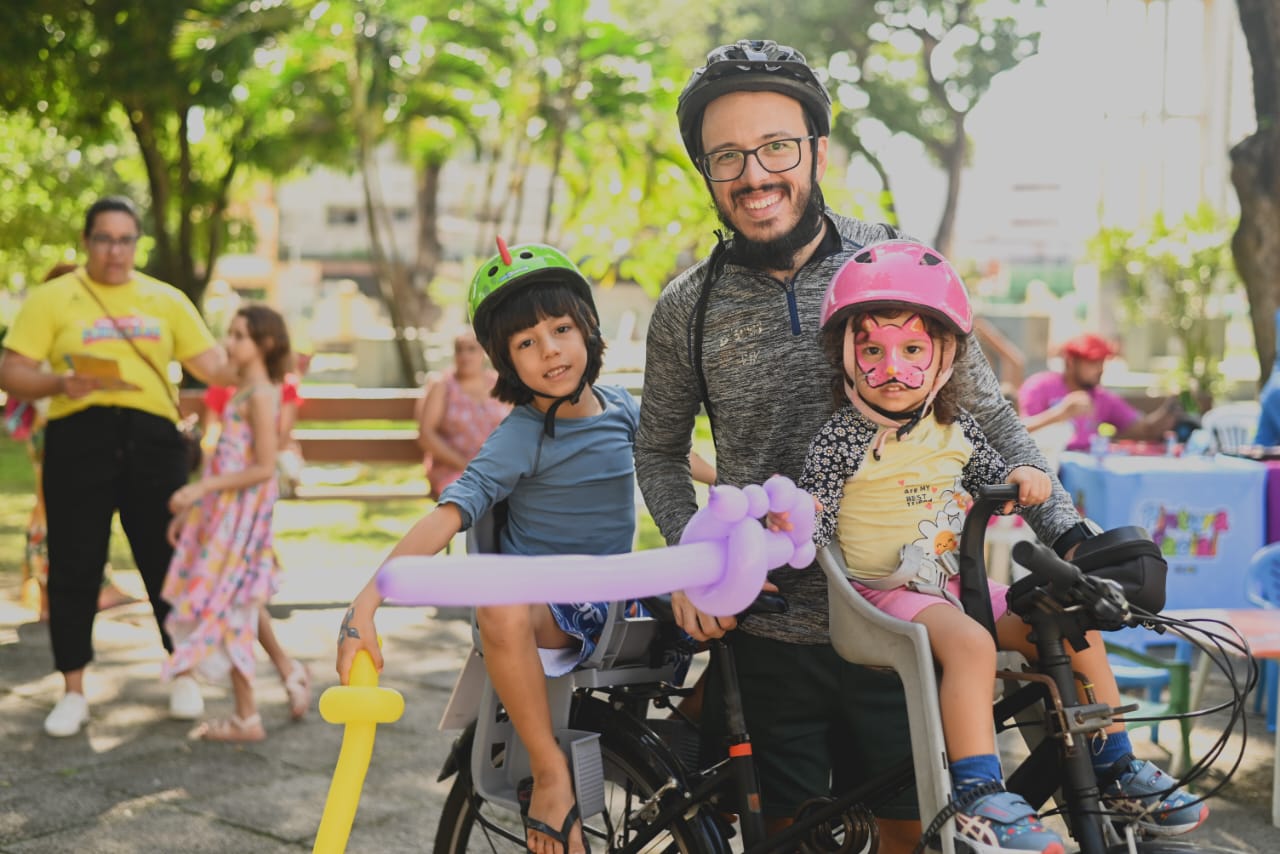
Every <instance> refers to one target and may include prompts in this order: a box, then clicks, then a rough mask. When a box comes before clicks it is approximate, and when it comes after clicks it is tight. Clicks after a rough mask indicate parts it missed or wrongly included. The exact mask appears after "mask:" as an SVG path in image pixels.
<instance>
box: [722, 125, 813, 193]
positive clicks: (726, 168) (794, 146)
mask: <svg viewBox="0 0 1280 854" xmlns="http://www.w3.org/2000/svg"><path fill="white" fill-rule="evenodd" d="M810 139H813V136H812V135H810V136H794V137H789V138H786V139H771V140H769V141H768V142H766V143H765V144H764V145H757V146H756V147H755V148H748V149H743V148H722V149H720V150H719V151H713V152H711V153H710V154H704V155H702V161H701V162H702V174H703V175H706V176H707V179H708V180H711V181H717V182H720V181H736V180H738V178H740V177H742V173H743V172H745V171H746V169H747V158H748V157H750V156H751V155H753V154H754V155H755V157H756V162H757V163H759V164H760V167H761V168H762V169H764V171H766V172H787V171H789V170H791V169H794V168H796V167H797V166H799V165H800V143H802V142H805V141H806V140H810Z"/></svg>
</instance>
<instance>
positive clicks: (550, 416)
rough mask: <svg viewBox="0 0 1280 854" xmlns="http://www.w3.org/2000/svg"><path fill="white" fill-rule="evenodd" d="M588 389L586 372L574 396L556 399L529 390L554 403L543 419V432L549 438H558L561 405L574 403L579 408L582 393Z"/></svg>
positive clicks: (552, 396)
mask: <svg viewBox="0 0 1280 854" xmlns="http://www.w3.org/2000/svg"><path fill="white" fill-rule="evenodd" d="M586 387H587V375H586V373H585V372H584V373H583V374H582V379H581V380H579V381H578V387H577V388H576V389H574V391H573V394H566V395H565V396H564V397H556V396H555V395H553V394H544V393H543V392H540V391H534V390H533V389H529V391H531V392H533V394H535V395H537V396H538V397H545V398H548V399H550V400H551V401H552V404H551V406H549V407H547V414H546V416H545V417H544V418H543V419H542V431H543V432H544V433H546V434H547V436H548V437H549V438H552V439H554V438H555V437H556V412H557V411H558V410H559V409H560V407H561V405H562V404H565V403H572V404H573V405H574V406H577V405H578V401H579V400H581V399H582V392H583V391H584V390H585V389H586Z"/></svg>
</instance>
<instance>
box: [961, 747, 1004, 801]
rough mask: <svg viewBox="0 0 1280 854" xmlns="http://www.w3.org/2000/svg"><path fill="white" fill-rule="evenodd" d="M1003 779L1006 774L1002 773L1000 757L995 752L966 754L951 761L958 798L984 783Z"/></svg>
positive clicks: (998, 781) (999, 781)
mask: <svg viewBox="0 0 1280 854" xmlns="http://www.w3.org/2000/svg"><path fill="white" fill-rule="evenodd" d="M1003 781H1004V776H1003V775H1002V774H1001V773H1000V759H999V758H998V757H997V756H996V755H995V754H994V753H979V754H978V755H977V756H966V757H965V758H964V759H956V760H954V761H953V762H952V763H951V785H952V786H953V787H954V788H955V790H956V799H957V800H959V799H960V798H963V797H964V796H965V795H966V794H968V793H969V792H970V791H972V790H973V789H976V788H977V787H978V786H981V785H982V784H983V783H1001V782H1003Z"/></svg>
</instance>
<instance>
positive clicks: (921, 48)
mask: <svg viewBox="0 0 1280 854" xmlns="http://www.w3.org/2000/svg"><path fill="white" fill-rule="evenodd" d="M743 5H744V7H745V8H746V9H748V10H750V12H751V13H752V14H754V15H755V16H757V17H758V18H759V19H760V20H761V21H762V22H763V24H764V25H765V26H764V27H763V31H764V32H766V33H769V34H770V35H771V37H773V38H775V39H776V40H777V41H780V42H786V43H789V44H791V45H793V46H795V47H797V48H799V49H800V50H801V51H802V52H803V53H804V54H805V55H806V56H807V57H808V58H809V60H810V61H811V62H812V63H813V64H815V65H818V66H824V67H825V69H826V72H827V74H828V76H829V78H830V79H829V86H830V88H831V94H832V97H833V98H834V100H835V101H836V103H837V108H836V115H835V118H834V121H833V127H832V138H833V139H834V140H835V141H836V142H838V143H840V144H841V145H842V146H844V147H845V148H847V149H848V150H850V151H851V152H853V153H854V154H855V155H859V156H861V157H863V158H865V160H866V161H867V162H868V163H869V164H870V165H871V167H872V168H873V169H874V170H875V171H876V173H877V174H878V175H879V176H880V179H881V182H882V185H883V193H882V201H881V206H882V207H883V208H884V209H885V211H886V212H887V216H888V217H889V218H890V219H891V220H893V221H895V222H896V221H897V219H898V214H897V211H896V209H895V206H894V202H893V191H892V184H891V178H892V176H891V175H890V173H889V170H888V168H887V167H886V166H885V164H884V160H883V155H884V147H885V145H889V144H894V143H893V137H894V136H896V135H899V134H901V135H906V136H910V137H913V138H914V139H916V140H918V141H919V142H920V144H921V145H922V146H923V147H924V149H925V151H926V152H928V154H929V156H930V157H931V158H932V159H933V160H934V162H936V163H937V164H938V166H939V167H940V168H941V169H942V170H943V172H944V174H945V176H946V182H947V192H946V198H945V200H944V203H943V209H942V215H941V217H940V219H939V221H938V225H937V229H936V231H935V233H934V237H933V245H934V246H935V247H937V249H938V250H939V251H940V252H942V253H944V254H949V253H950V251H951V241H952V235H953V233H954V231H955V217H956V211H957V209H958V206H959V201H960V178H961V174H962V173H963V170H964V167H965V164H966V162H967V161H968V158H969V153H970V141H969V137H968V134H967V132H966V130H965V123H966V121H967V120H968V118H969V114H970V113H971V112H972V111H973V108H974V107H975V106H977V104H978V103H979V101H981V99H982V97H983V96H984V95H985V94H986V93H987V91H988V90H989V89H990V88H991V82H992V81H993V80H994V79H995V77H996V75H998V74H1000V73H1002V72H1005V71H1008V70H1010V69H1012V68H1015V67H1016V66H1017V65H1018V64H1019V63H1020V62H1022V61H1023V60H1025V59H1027V58H1028V57H1030V56H1032V55H1034V54H1035V52H1036V50H1037V48H1038V46H1039V33H1037V32H1035V31H1034V30H1032V29H1030V28H1029V25H1028V24H1027V23H1026V21H1027V20H1028V17H1029V16H1027V15H1026V13H1027V12H1028V11H1029V10H1032V9H1035V8H1038V7H1040V6H1043V5H1044V4H1043V0H875V2H862V3H854V4H850V3H848V2H847V0H802V2H798V3H793V4H785V5H783V4H777V3H764V2H758V0H743ZM886 132H887V133H886ZM881 140H887V141H881Z"/></svg>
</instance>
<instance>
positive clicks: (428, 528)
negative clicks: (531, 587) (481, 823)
mask: <svg viewBox="0 0 1280 854" xmlns="http://www.w3.org/2000/svg"><path fill="white" fill-rule="evenodd" d="M498 246H499V249H500V252H499V254H498V255H496V256H494V257H493V258H491V259H490V260H489V261H488V262H486V263H485V264H484V265H483V266H482V267H481V268H480V269H479V270H478V271H477V273H476V275H475V277H474V278H473V280H472V283H471V292H470V307H471V313H472V325H473V326H474V328H475V331H476V336H477V337H478V338H479V339H480V343H481V345H482V346H483V347H484V349H485V352H486V353H488V355H489V358H490V360H491V361H492V362H493V364H494V367H495V368H496V369H497V371H498V382H497V385H496V386H495V388H494V396H495V397H497V398H498V399H499V400H503V401H506V402H509V403H511V404H514V407H515V408H514V409H513V410H512V411H511V414H510V415H508V416H507V417H506V419H504V420H503V421H502V423H501V424H499V425H498V427H497V429H496V430H494V432H493V433H492V434H490V436H489V438H488V439H487V440H486V441H485V444H484V447H483V448H481V450H480V452H479V454H477V455H476V457H475V458H474V459H472V461H471V462H470V463H469V464H468V465H467V468H466V470H465V471H464V472H463V473H462V476H461V477H459V478H458V480H456V481H454V482H453V483H452V484H450V485H449V486H448V487H446V488H445V490H444V492H442V493H441V495H440V499H439V503H438V504H437V505H436V507H435V509H433V510H432V511H431V512H430V513H428V514H427V515H426V516H425V517H423V518H422V519H421V520H420V521H418V523H417V524H416V525H414V527H413V528H412V529H411V530H410V531H409V533H407V534H406V535H405V536H404V538H403V539H402V540H401V541H400V543H399V544H398V545H397V546H396V547H395V548H394V549H393V550H392V552H391V554H390V556H389V557H398V556H402V555H434V554H437V553H438V552H440V551H441V550H442V549H443V548H444V547H445V545H446V544H447V543H448V542H449V541H450V540H451V539H452V538H453V536H454V535H455V534H457V533H458V532H459V531H461V530H465V529H466V528H468V527H470V526H471V525H472V524H474V523H475V522H476V520H477V519H479V518H480V517H481V516H483V515H484V514H485V513H487V512H489V511H490V510H491V509H492V508H493V507H494V506H495V505H496V504H497V503H498V502H500V501H503V500H506V502H507V505H508V515H507V522H506V526H505V529H504V530H503V531H502V533H501V535H500V540H499V546H500V548H499V550H500V551H501V552H503V553H505V554H522V555H548V554H596V555H610V554H620V553H622V552H627V551H630V550H631V543H632V539H633V536H634V532H635V467H634V463H633V461H632V448H633V445H634V441H635V430H636V424H637V421H638V418H639V407H638V406H637V404H636V401H635V399H634V398H632V397H631V395H630V394H629V393H628V392H627V391H626V390H625V389H622V388H617V387H613V386H597V385H595V380H596V378H597V377H598V376H599V373H600V367H601V364H602V362H603V353H604V342H603V340H602V339H601V337H600V328H599V320H598V315H597V313H596V308H595V303H594V301H593V299H592V296H591V288H590V286H589V285H588V283H587V281H586V279H585V278H583V276H582V274H581V273H579V272H578V270H577V268H576V267H575V266H574V265H573V263H572V262H571V261H570V260H569V259H568V258H566V257H565V256H564V255H563V254H562V253H560V252H559V251H558V250H556V249H553V248H551V247H549V246H540V245H536V244H528V245H524V246H515V247H511V248H510V249H508V248H507V246H506V244H505V243H503V242H502V241H501V239H499V242H498ZM375 578H376V575H375ZM381 603H382V597H381V595H380V594H379V592H378V589H377V586H376V584H375V580H374V579H370V581H369V583H368V584H367V585H366V586H365V588H364V589H363V590H362V591H361V592H360V594H359V595H358V596H357V597H356V599H355V601H354V602H353V603H352V605H351V608H350V609H348V611H347V614H346V617H345V618H344V619H343V623H342V629H341V631H340V633H339V639H338V674H339V677H340V678H341V680H342V683H343V684H346V683H347V682H348V679H349V677H350V670H351V663H352V661H353V659H354V658H355V655H356V653H357V652H358V651H359V650H361V649H363V650H366V651H367V652H368V653H369V654H370V655H371V656H372V657H373V661H374V664H375V666H376V667H377V668H378V670H379V671H380V670H381V669H382V655H381V653H380V651H379V649H378V644H377V632H376V629H375V628H374V623H373V617H374V613H375V612H376V610H377V608H378V606H379V605H380V604H381ZM607 607H608V603H605V602H580V603H571V604H550V605H547V604H537V605H501V606H487V607H481V608H477V609H476V622H477V624H478V625H479V629H480V636H481V641H482V644H483V648H484V651H485V655H484V663H485V668H486V669H487V670H488V673H489V678H490V680H491V681H492V682H493V686H494V688H495V690H496V691H497V692H498V696H499V697H500V698H501V700H502V703H503V705H504V707H505V708H506V710H507V713H508V714H509V715H510V718H511V723H512V725H513V726H514V727H515V729H516V732H517V733H518V734H519V736H520V739H521V741H523V743H524V744H525V746H526V748H527V749H528V751H529V758H530V764H531V770H532V773H533V789H532V793H531V796H530V799H529V803H528V811H527V812H528V814H527V815H526V816H525V817H524V822H525V832H526V841H527V843H528V847H529V850H531V851H538V852H543V854H561V852H567V854H582V852H585V851H586V850H587V848H586V844H585V839H584V838H583V834H582V828H581V817H580V815H579V811H578V805H577V803H576V802H575V800H574V794H573V785H572V779H571V776H570V772H569V767H568V763H567V762H566V760H565V758H564V755H563V754H562V753H561V751H560V748H559V746H558V745H557V744H556V740H555V737H554V735H553V732H552V724H551V714H550V710H549V708H548V703H547V691H546V682H545V679H544V674H545V675H546V676H556V675H560V674H562V673H567V672H568V671H570V670H572V669H573V668H574V667H575V666H577V664H578V663H579V662H581V661H582V660H584V659H586V658H587V657H588V656H589V655H590V654H591V652H592V650H593V649H594V648H595V642H596V639H597V638H598V637H599V634H600V631H601V629H602V628H603V626H604V621H605V616H606V610H607ZM633 607H636V608H638V604H637V605H633Z"/></svg>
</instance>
